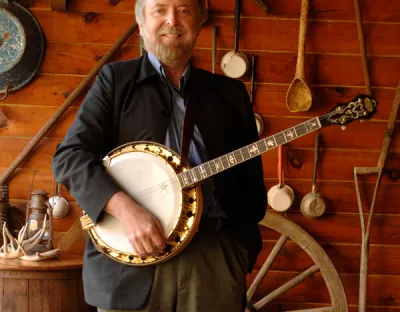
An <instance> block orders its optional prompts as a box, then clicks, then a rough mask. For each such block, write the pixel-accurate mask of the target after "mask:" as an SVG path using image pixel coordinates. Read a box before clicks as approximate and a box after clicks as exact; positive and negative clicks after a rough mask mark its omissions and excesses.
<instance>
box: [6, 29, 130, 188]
mask: <svg viewBox="0 0 400 312" xmlns="http://www.w3.org/2000/svg"><path fill="white" fill-rule="evenodd" d="M136 28H137V24H136V23H134V24H132V25H131V26H130V27H129V28H128V30H126V32H125V33H124V34H123V35H122V36H121V37H120V38H119V39H118V41H117V42H115V43H114V45H113V46H112V47H111V49H110V50H109V51H108V52H107V53H106V54H105V55H104V56H103V57H102V58H101V59H100V61H99V62H98V63H97V65H96V66H95V67H94V68H93V69H92V70H91V71H90V73H89V74H88V75H87V76H86V77H85V78H84V79H83V80H82V82H81V83H80V84H79V85H78V86H77V87H76V89H75V90H74V91H73V92H72V93H71V94H70V95H69V97H68V98H67V99H66V100H65V102H64V103H63V104H62V105H61V106H60V107H59V108H58V109H57V111H56V112H55V113H54V115H53V116H52V117H51V118H50V119H49V120H48V121H47V122H46V124H45V125H44V126H43V127H42V128H41V129H40V130H39V131H38V133H36V135H35V136H34V137H33V138H32V140H31V141H30V142H29V143H28V144H27V146H25V148H24V150H23V151H22V152H21V153H20V154H19V155H18V156H17V158H15V159H14V161H13V162H12V163H11V165H10V166H9V167H8V168H7V169H6V170H5V171H4V172H3V174H2V176H1V177H0V185H3V184H4V183H5V181H6V180H7V179H8V178H9V177H10V176H11V175H12V174H13V173H14V171H15V170H16V169H17V168H18V166H19V165H20V164H21V163H22V162H23V161H24V160H25V159H26V157H27V156H28V155H29V154H30V153H31V152H32V151H33V149H34V148H35V147H36V146H37V145H38V144H39V142H40V141H41V140H42V139H43V137H44V136H45V135H46V134H47V132H49V130H50V129H51V128H52V127H53V125H54V124H55V123H56V122H57V121H58V120H59V119H60V117H61V116H62V115H63V114H64V112H65V111H66V110H67V109H68V108H69V107H70V106H71V105H72V103H73V102H74V101H75V100H76V99H77V97H78V96H79V95H80V94H81V93H82V91H83V90H84V89H85V88H86V87H87V86H88V85H89V84H90V82H91V81H92V80H93V78H94V77H95V76H96V75H97V73H98V72H99V71H100V69H101V68H102V67H103V65H104V64H105V63H107V62H108V61H109V60H110V59H111V58H112V57H113V56H114V54H115V52H116V51H117V50H118V49H119V48H120V47H121V46H122V45H123V44H124V42H125V41H126V40H128V38H129V37H130V36H131V35H132V34H133V32H134V31H135V30H136Z"/></svg>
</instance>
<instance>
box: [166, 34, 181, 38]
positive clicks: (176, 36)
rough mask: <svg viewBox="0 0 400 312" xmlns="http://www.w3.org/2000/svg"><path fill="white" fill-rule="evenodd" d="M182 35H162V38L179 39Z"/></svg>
mask: <svg viewBox="0 0 400 312" xmlns="http://www.w3.org/2000/svg"><path fill="white" fill-rule="evenodd" d="M181 36H182V35H180V34H163V37H167V38H179V37H181Z"/></svg>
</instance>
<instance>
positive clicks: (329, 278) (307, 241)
mask: <svg viewBox="0 0 400 312" xmlns="http://www.w3.org/2000/svg"><path fill="white" fill-rule="evenodd" d="M259 224H260V226H264V227H267V228H270V229H272V230H274V231H276V232H278V233H280V234H281V236H280V238H279V240H278V241H277V243H276V244H275V246H274V247H273V249H272V251H271V253H270V254H269V255H268V257H267V260H266V261H265V263H264V264H263V266H262V267H261V269H260V271H259V272H258V274H257V276H256V277H255V279H254V281H253V283H252V284H251V285H250V287H249V289H248V291H247V299H248V300H247V301H248V302H249V303H248V305H247V308H246V312H249V311H251V312H253V311H257V310H259V309H262V307H264V306H265V305H267V304H268V303H271V301H273V300H274V299H276V298H278V297H279V296H280V295H282V294H284V293H286V292H288V291H290V290H291V289H292V288H294V287H295V286H296V285H298V284H300V283H302V282H303V281H305V280H306V279H307V278H308V277H311V276H312V275H313V274H314V273H315V272H317V271H320V273H321V276H322V278H323V281H324V282H325V285H326V287H327V289H328V292H329V297H330V301H331V303H330V305H327V304H326V303H325V302H324V303H322V304H321V305H324V307H319V308H311V309H302V310H296V311H287V312H348V305H347V298H346V294H345V292H344V288H343V284H342V282H341V280H340V277H339V274H338V272H337V271H336V269H335V267H334V265H333V263H332V261H331V260H330V259H329V257H328V255H327V254H326V253H325V251H324V250H323V248H322V247H321V246H320V245H319V244H318V242H317V241H316V240H315V239H313V238H312V237H311V236H310V235H309V234H308V233H307V232H305V231H304V230H303V229H302V228H300V227H299V226H298V225H296V224H294V223H293V222H291V221H289V220H287V219H285V218H283V217H281V216H280V215H278V214H276V213H273V212H270V211H267V213H266V214H265V216H264V219H263V220H262V221H261V222H260V223H259ZM288 239H290V240H291V241H292V242H293V243H295V244H297V245H298V246H299V247H301V249H302V250H303V251H305V252H306V253H307V255H308V256H309V257H310V258H311V260H312V261H313V262H314V264H315V265H313V266H311V267H310V268H308V269H307V270H305V271H304V272H302V273H301V274H299V275H297V276H296V277H294V278H293V279H291V280H290V281H288V282H286V283H285V284H283V285H282V286H279V287H278V288H276V289H275V290H273V291H272V292H268V294H267V295H266V296H265V293H264V294H262V293H259V292H257V290H256V288H257V287H259V285H260V284H262V283H263V282H264V281H267V278H268V275H267V276H266V278H263V277H264V276H265V275H266V273H267V272H268V270H270V268H271V266H272V264H273V262H274V261H276V259H277V257H278V255H279V254H280V251H281V250H282V249H283V248H284V246H285V243H286V241H287V240H288ZM261 289H263V287H261ZM253 295H256V297H257V298H258V299H259V298H262V299H261V300H259V301H258V302H256V303H252V302H251V301H250V299H251V298H252V297H253ZM268 307H269V305H268V306H267V309H268Z"/></svg>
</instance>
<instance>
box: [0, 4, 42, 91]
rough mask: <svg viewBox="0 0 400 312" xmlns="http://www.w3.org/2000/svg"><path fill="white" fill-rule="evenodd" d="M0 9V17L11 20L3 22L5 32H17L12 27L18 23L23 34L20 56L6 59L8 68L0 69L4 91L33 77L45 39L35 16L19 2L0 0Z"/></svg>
mask: <svg viewBox="0 0 400 312" xmlns="http://www.w3.org/2000/svg"><path fill="white" fill-rule="evenodd" d="M0 10H1V12H2V15H0V19H2V18H3V16H7V19H8V20H10V21H11V23H7V24H5V25H6V27H7V28H4V30H5V31H4V32H5V33H10V34H11V33H18V31H15V30H13V29H12V28H13V27H18V26H15V25H17V24H18V23H19V24H20V25H22V27H23V31H24V35H25V49H24V52H23V53H22V56H19V57H18V56H17V57H16V56H15V55H13V59H12V60H11V61H10V60H8V61H7V64H8V65H7V66H8V67H9V69H8V70H7V71H4V72H2V71H1V70H0V93H6V92H12V91H16V90H18V89H20V88H22V87H23V86H24V85H26V84H27V83H28V82H29V81H31V80H32V79H33V77H34V76H35V74H36V72H37V70H38V69H39V67H40V65H41V63H42V61H43V57H44V51H45V39H44V35H43V31H42V29H41V28H40V25H39V23H38V22H37V20H36V19H35V17H34V16H33V15H32V14H31V13H30V12H29V11H28V10H27V9H25V8H24V7H23V6H21V5H20V4H18V3H16V2H13V1H9V2H7V1H6V2H4V1H2V0H0ZM13 17H15V19H16V20H17V22H16V21H15V19H13ZM12 25H14V26H12ZM4 32H3V33H4ZM3 42H4V40H3ZM9 49H10V48H9ZM17 51H18V53H21V52H22V49H17ZM0 55H1V54H0ZM4 68H6V66H4Z"/></svg>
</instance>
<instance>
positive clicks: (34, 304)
mask: <svg viewBox="0 0 400 312" xmlns="http://www.w3.org/2000/svg"><path fill="white" fill-rule="evenodd" d="M53 298H54V282H53V280H29V312H36V311H43V312H52V311H54V301H53Z"/></svg>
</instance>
